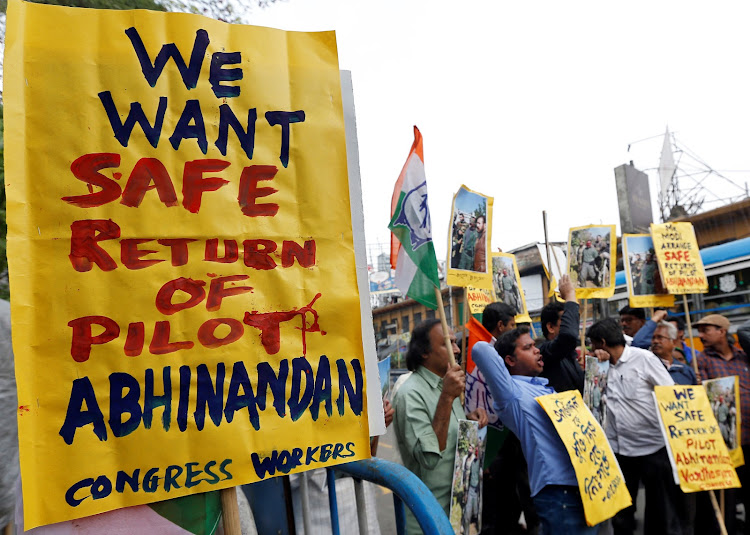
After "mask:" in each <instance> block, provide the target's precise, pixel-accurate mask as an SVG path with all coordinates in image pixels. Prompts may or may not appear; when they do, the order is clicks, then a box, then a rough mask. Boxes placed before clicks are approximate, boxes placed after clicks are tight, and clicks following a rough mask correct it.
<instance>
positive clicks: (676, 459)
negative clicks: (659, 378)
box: [654, 385, 740, 492]
mask: <svg viewBox="0 0 750 535" xmlns="http://www.w3.org/2000/svg"><path fill="white" fill-rule="evenodd" d="M654 400H655V401H656V406H657V409H658V412H659V418H660V420H661V423H662V432H663V433H664V438H665V440H666V442H667V444H668V445H669V447H668V448H667V452H668V453H669V460H670V462H671V463H672V471H673V472H674V476H675V483H678V484H679V485H680V488H681V489H682V491H683V492H697V491H700V490H713V489H728V488H736V487H739V486H740V480H739V479H738V478H737V473H736V472H735V470H734V467H733V466H732V460H731V458H730V457H729V451H728V450H727V447H726V445H725V444H724V440H723V439H722V438H721V433H720V432H719V425H718V423H717V422H716V419H715V418H714V416H713V413H712V412H711V405H710V404H709V402H708V397H707V396H706V391H705V390H704V389H703V387H702V386H700V385H698V386H693V385H687V386H686V385H671V386H655V387H654Z"/></svg>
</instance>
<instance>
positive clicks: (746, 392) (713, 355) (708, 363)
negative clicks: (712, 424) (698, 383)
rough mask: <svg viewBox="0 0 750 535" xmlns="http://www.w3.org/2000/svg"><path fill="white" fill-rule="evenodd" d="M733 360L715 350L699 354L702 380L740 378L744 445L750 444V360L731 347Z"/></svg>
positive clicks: (711, 349) (741, 352)
mask: <svg viewBox="0 0 750 535" xmlns="http://www.w3.org/2000/svg"><path fill="white" fill-rule="evenodd" d="M729 347H730V349H731V350H732V353H733V355H732V358H731V359H729V360H724V359H723V358H722V357H721V355H720V354H719V353H718V352H717V351H716V350H715V349H713V348H711V347H707V348H705V349H704V350H703V352H702V353H698V371H699V372H700V374H701V379H718V378H719V377H728V376H730V375H736V376H738V377H739V378H740V410H741V411H742V412H741V415H742V445H743V446H744V445H745V444H750V360H749V359H748V358H747V355H746V354H745V352H744V351H742V350H741V349H738V348H736V347H735V346H729Z"/></svg>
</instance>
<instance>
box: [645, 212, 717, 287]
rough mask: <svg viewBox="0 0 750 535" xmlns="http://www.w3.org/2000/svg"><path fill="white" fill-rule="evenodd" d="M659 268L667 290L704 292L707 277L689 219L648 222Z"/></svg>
mask: <svg viewBox="0 0 750 535" xmlns="http://www.w3.org/2000/svg"><path fill="white" fill-rule="evenodd" d="M651 238H652V239H653V240H654V249H655V250H656V258H657V260H658V261H659V272H660V273H661V277H662V281H663V282H664V286H665V287H666V288H667V291H668V292H669V293H671V294H695V293H706V292H708V279H707V278H706V272H705V270H704V269H703V260H702V259H701V254H700V250H699V249H698V240H697V239H696V238H695V229H693V224H692V223H687V222H683V223H661V224H656V223H652V224H651Z"/></svg>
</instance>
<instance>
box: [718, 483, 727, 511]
mask: <svg viewBox="0 0 750 535" xmlns="http://www.w3.org/2000/svg"><path fill="white" fill-rule="evenodd" d="M719 509H720V510H721V517H722V518H724V515H725V514H726V508H725V507H724V489H721V490H720V491H719Z"/></svg>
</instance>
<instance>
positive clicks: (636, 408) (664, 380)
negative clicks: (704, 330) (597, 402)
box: [606, 346, 674, 457]
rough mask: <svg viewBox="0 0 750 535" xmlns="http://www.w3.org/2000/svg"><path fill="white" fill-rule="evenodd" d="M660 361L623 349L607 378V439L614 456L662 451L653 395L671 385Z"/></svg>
mask: <svg viewBox="0 0 750 535" xmlns="http://www.w3.org/2000/svg"><path fill="white" fill-rule="evenodd" d="M673 384H674V380H672V377H670V375H669V372H667V370H666V368H665V367H664V364H662V362H661V359H660V358H659V357H657V356H656V355H654V354H653V353H651V352H650V351H646V350H645V349H640V348H637V347H632V346H625V348H624V351H623V353H622V355H621V356H620V358H619V359H618V361H617V364H615V365H614V366H610V367H609V375H608V376H607V429H606V432H607V439H609V444H610V446H612V450H613V451H614V452H615V453H618V454H620V455H624V456H626V457H641V456H643V455H649V454H651V453H654V452H656V451H658V450H660V449H661V448H663V447H664V445H665V444H664V435H663V434H662V431H661V425H660V424H659V417H658V416H657V414H656V404H655V403H654V397H653V395H652V392H653V391H654V386H656V385H673Z"/></svg>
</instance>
